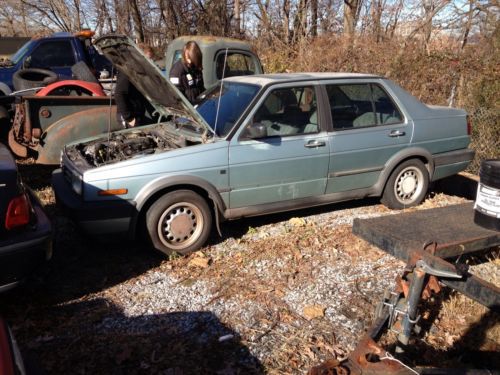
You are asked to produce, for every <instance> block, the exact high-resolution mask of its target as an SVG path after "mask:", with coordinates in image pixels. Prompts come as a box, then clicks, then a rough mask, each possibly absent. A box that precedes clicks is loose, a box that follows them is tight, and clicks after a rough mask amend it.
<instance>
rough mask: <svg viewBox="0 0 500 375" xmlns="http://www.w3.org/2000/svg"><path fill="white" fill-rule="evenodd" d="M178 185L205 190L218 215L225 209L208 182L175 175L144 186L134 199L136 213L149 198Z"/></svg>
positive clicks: (213, 187) (220, 198)
mask: <svg viewBox="0 0 500 375" xmlns="http://www.w3.org/2000/svg"><path fill="white" fill-rule="evenodd" d="M180 185H192V186H196V187H199V188H201V189H203V190H205V191H206V192H207V193H208V197H209V198H210V199H212V200H213V201H214V202H215V205H216V206H217V210H218V211H219V213H223V212H224V210H225V209H226V204H225V203H224V200H223V199H222V197H221V196H220V193H219V191H218V190H217V188H216V187H215V186H214V185H212V184H211V183H210V182H208V181H206V180H204V179H202V178H200V177H196V176H186V175H184V176H183V175H180V176H179V175H177V176H165V177H159V178H157V179H156V180H153V181H151V182H150V183H149V184H147V185H146V186H144V187H143V188H142V189H141V190H140V191H139V193H138V194H137V196H136V198H135V202H136V207H137V211H138V212H140V211H141V210H142V208H143V207H144V205H145V204H146V202H147V201H148V200H149V198H151V197H152V196H153V195H155V194H156V193H158V192H159V191H161V190H164V189H168V188H170V187H174V186H180Z"/></svg>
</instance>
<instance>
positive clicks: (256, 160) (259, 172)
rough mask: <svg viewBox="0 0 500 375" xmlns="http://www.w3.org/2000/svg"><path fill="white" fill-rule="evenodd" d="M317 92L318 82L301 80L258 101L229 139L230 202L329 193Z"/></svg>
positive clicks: (325, 141) (326, 152) (326, 150)
mask: <svg viewBox="0 0 500 375" xmlns="http://www.w3.org/2000/svg"><path fill="white" fill-rule="evenodd" d="M316 98H317V91H316V87H315V85H312V84H307V83H305V84H303V83H301V84H299V85H297V86H293V87H291V86H287V87H280V88H275V89H269V90H268V91H267V93H266V94H265V95H264V97H263V98H262V99H261V100H260V101H259V103H258V104H257V105H256V108H255V110H253V111H252V112H251V113H250V114H249V116H248V118H247V120H246V122H245V123H244V126H242V128H241V129H240V130H239V132H238V133H237V134H236V135H235V137H233V139H232V140H231V141H230V146H229V180H230V185H231V192H230V206H231V208H238V207H246V206H254V205H259V204H270V203H279V202H284V201H289V200H294V199H300V198H307V197H315V196H320V195H323V194H324V192H325V187H326V175H327V172H328V159H329V144H328V137H327V133H326V131H325V129H324V128H322V126H321V124H322V120H321V116H318V113H320V111H318V103H317V100H316ZM253 128H256V129H257V128H258V131H259V133H258V135H256V134H255V133H256V132H255V131H254V130H253Z"/></svg>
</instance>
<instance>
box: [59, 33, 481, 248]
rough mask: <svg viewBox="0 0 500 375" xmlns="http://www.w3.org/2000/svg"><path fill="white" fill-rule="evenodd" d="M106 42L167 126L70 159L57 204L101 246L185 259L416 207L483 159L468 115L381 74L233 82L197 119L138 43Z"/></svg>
mask: <svg viewBox="0 0 500 375" xmlns="http://www.w3.org/2000/svg"><path fill="white" fill-rule="evenodd" d="M96 44H97V45H98V47H99V48H100V50H101V51H102V52H103V53H104V54H105V55H106V56H107V57H108V58H109V59H110V60H112V62H113V63H114V64H115V65H117V66H118V67H119V68H120V69H122V70H124V71H126V72H127V74H128V76H129V77H130V79H131V81H132V82H133V83H134V85H136V87H137V88H138V89H139V90H141V92H142V93H143V94H144V95H145V96H146V98H148V99H149V101H150V103H151V104H152V105H153V106H154V107H155V108H156V110H157V112H158V114H159V116H160V120H159V123H156V124H152V125H148V126H143V127H141V128H138V129H127V130H122V131H118V132H113V133H110V134H109V135H104V136H101V137H94V138H90V139H87V140H82V141H79V142H75V143H73V144H70V145H67V146H66V147H65V148H64V150H63V152H62V156H61V168H60V169H58V170H56V171H54V173H53V176H52V184H53V187H54V191H55V193H56V199H57V201H58V203H59V204H60V205H61V206H62V207H63V208H65V209H66V211H67V212H68V213H69V214H70V216H72V217H73V219H74V220H75V221H76V222H77V223H78V224H79V225H80V227H81V228H82V229H83V230H84V231H87V232H88V233H90V234H93V235H96V236H105V237H110V235H112V234H113V235H117V236H120V237H125V238H135V237H137V236H138V235H141V234H144V235H145V237H146V238H147V239H148V240H149V242H150V243H151V244H152V246H153V247H154V248H155V249H157V250H160V251H162V252H164V253H166V254H169V253H171V252H178V253H182V254H186V253H189V252H191V251H194V250H196V249H199V248H200V247H201V246H202V245H203V244H204V243H205V242H206V240H207V238H208V236H209V235H210V233H211V232H212V230H213V228H217V229H220V223H221V222H222V221H223V220H232V219H238V218H242V217H247V216H255V215H263V214H268V213H274V212H278V211H286V210H293V209H298V208H304V207H311V206H317V205H324V204H329V203H333V202H339V201H345V200H350V199H359V198H364V197H370V196H377V197H382V202H383V203H384V204H386V205H387V206H388V207H390V208H396V209H398V208H404V207H410V206H414V205H418V204H419V203H421V202H422V200H423V199H424V198H425V196H426V192H427V188H428V183H429V182H430V181H435V180H437V179H440V178H443V177H446V176H449V175H452V174H455V173H457V172H460V171H462V170H464V169H465V168H466V166H467V165H468V163H469V162H470V161H471V160H472V158H473V155H474V152H473V151H472V150H470V149H468V145H469V142H470V130H471V129H470V124H468V121H467V116H466V113H465V111H463V110H461V109H453V108H447V107H436V106H427V105H425V104H423V103H421V102H420V101H418V100H417V99H416V98H415V97H413V96H412V95H410V94H409V93H407V92H406V91H404V90H403V89H402V88H401V87H399V86H398V85H396V84H395V83H394V82H392V81H390V80H388V79H385V78H383V77H380V76H376V75H370V74H349V73H295V74H269V75H252V76H240V77H231V78H228V79H224V80H222V81H221V82H220V83H219V84H218V85H216V86H214V87H213V88H212V90H209V91H207V92H206V93H205V94H204V96H203V98H202V102H201V103H200V104H199V106H198V107H197V110H195V109H194V108H193V107H192V106H191V105H190V104H189V102H187V100H186V99H185V98H184V97H183V96H182V94H181V93H180V92H179V91H178V90H177V89H176V88H175V87H174V86H173V85H172V84H171V83H170V82H169V81H168V80H167V79H165V78H164V77H163V76H162V75H161V72H160V71H159V70H158V69H156V68H155V67H154V66H153V64H152V63H150V62H148V61H146V59H144V57H143V56H142V55H141V53H140V51H139V50H138V49H137V48H136V47H135V46H134V44H133V43H132V42H131V41H130V40H129V39H128V38H126V37H119V36H108V37H103V38H101V39H99V40H97V41H96Z"/></svg>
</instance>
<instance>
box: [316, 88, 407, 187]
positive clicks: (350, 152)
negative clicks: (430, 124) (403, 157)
mask: <svg viewBox="0 0 500 375" xmlns="http://www.w3.org/2000/svg"><path fill="white" fill-rule="evenodd" d="M325 88H326V92H327V96H328V101H329V104H330V112H331V121H332V127H331V131H330V132H329V136H328V140H329V146H330V163H329V170H328V183H327V188H326V192H327V193H338V192H344V191H352V190H356V189H363V188H369V187H371V186H373V185H374V184H375V183H376V182H377V179H378V177H379V176H380V173H381V172H382V170H383V168H384V165H385V164H386V162H387V161H388V160H389V159H390V158H391V157H392V156H393V155H394V154H396V153H397V152H398V151H399V150H401V149H403V148H405V147H407V145H408V144H409V143H410V140H411V135H412V125H411V122H410V121H408V119H406V118H405V116H404V114H403V112H402V111H401V109H400V108H399V107H398V105H397V104H396V102H395V100H394V99H393V98H392V97H391V96H390V95H389V93H388V92H387V90H386V88H385V87H384V86H383V84H382V83H381V82H378V81H374V82H365V83H360V82H359V81H351V82H349V81H345V82H332V83H330V84H326V85H325Z"/></svg>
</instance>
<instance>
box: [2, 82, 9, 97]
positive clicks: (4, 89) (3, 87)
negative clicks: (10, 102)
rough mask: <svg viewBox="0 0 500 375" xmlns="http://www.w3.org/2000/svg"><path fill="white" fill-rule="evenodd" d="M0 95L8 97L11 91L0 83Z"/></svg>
mask: <svg viewBox="0 0 500 375" xmlns="http://www.w3.org/2000/svg"><path fill="white" fill-rule="evenodd" d="M0 93H3V94H2V95H10V94H11V93H12V90H11V89H10V87H9V86H7V85H6V84H5V83H3V82H0Z"/></svg>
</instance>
